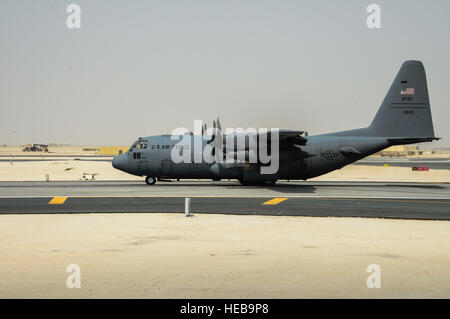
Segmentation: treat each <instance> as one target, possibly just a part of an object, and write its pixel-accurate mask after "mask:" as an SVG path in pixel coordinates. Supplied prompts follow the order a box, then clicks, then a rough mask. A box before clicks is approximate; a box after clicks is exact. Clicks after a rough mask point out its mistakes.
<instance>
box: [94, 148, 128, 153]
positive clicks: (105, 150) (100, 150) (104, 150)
mask: <svg viewBox="0 0 450 319" xmlns="http://www.w3.org/2000/svg"><path fill="white" fill-rule="evenodd" d="M127 150H128V146H100V147H99V148H98V155H118V154H123V153H125V152H126V151H127Z"/></svg>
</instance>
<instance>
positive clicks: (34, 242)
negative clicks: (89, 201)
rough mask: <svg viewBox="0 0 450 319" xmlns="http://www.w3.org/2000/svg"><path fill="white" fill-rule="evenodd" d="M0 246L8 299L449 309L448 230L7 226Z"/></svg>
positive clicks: (18, 222)
mask: <svg viewBox="0 0 450 319" xmlns="http://www.w3.org/2000/svg"><path fill="white" fill-rule="evenodd" d="M0 247H1V252H0V256H1V258H0V298H16V297H19V298H21V297H25V298H50V297H51V298H53V297H54V298H75V297H86V298H118V297H123V298H134V297H144V298H272V297H273V298H281V297H282V298H316V297H318V298H335V297H342V298H356V297H364V298H366V297H367V298H385V297H389V298H418V297H421V298H422V297H423V298H441V297H443V298H450V254H449V252H450V222H446V221H415V220H387V219H364V218H358V219H356V218H311V217H275V216H231V215H196V216H195V217H191V218H186V217H184V216H183V215H178V214H111V215H108V214H84V215H28V216H22V215H2V216H0ZM69 264H78V265H80V267H81V288H79V289H77V288H73V289H69V288H67V287H66V284H65V280H66V278H67V276H68V275H69V273H67V272H66V267H67V266H68V265H69ZM369 264H378V265H379V266H380V267H381V272H382V273H381V288H380V289H376V288H375V289H369V288H367V285H366V280H367V277H368V276H369V273H367V272H366V268H367V266H368V265H369Z"/></svg>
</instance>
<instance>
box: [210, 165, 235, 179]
mask: <svg viewBox="0 0 450 319" xmlns="http://www.w3.org/2000/svg"><path fill="white" fill-rule="evenodd" d="M209 170H210V172H211V174H212V175H213V176H214V177H216V178H225V179H226V178H241V176H242V164H239V163H215V164H213V165H211V167H210V169H209Z"/></svg>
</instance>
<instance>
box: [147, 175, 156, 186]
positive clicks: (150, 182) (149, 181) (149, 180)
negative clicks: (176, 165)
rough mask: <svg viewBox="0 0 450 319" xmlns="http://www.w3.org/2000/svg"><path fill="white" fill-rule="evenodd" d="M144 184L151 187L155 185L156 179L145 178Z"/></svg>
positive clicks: (151, 177)
mask: <svg viewBox="0 0 450 319" xmlns="http://www.w3.org/2000/svg"><path fill="white" fill-rule="evenodd" d="M145 182H146V183H147V185H153V184H155V183H156V178H155V177H153V176H147V177H146V178H145Z"/></svg>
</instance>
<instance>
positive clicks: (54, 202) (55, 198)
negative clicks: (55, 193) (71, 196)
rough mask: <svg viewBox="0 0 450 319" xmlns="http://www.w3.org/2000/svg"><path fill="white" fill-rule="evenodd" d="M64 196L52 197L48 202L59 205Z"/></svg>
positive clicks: (62, 202) (62, 201)
mask: <svg viewBox="0 0 450 319" xmlns="http://www.w3.org/2000/svg"><path fill="white" fill-rule="evenodd" d="M66 199H67V196H66V197H53V198H52V200H51V201H49V202H48V204H49V205H61V204H64V202H65V201H66Z"/></svg>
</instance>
